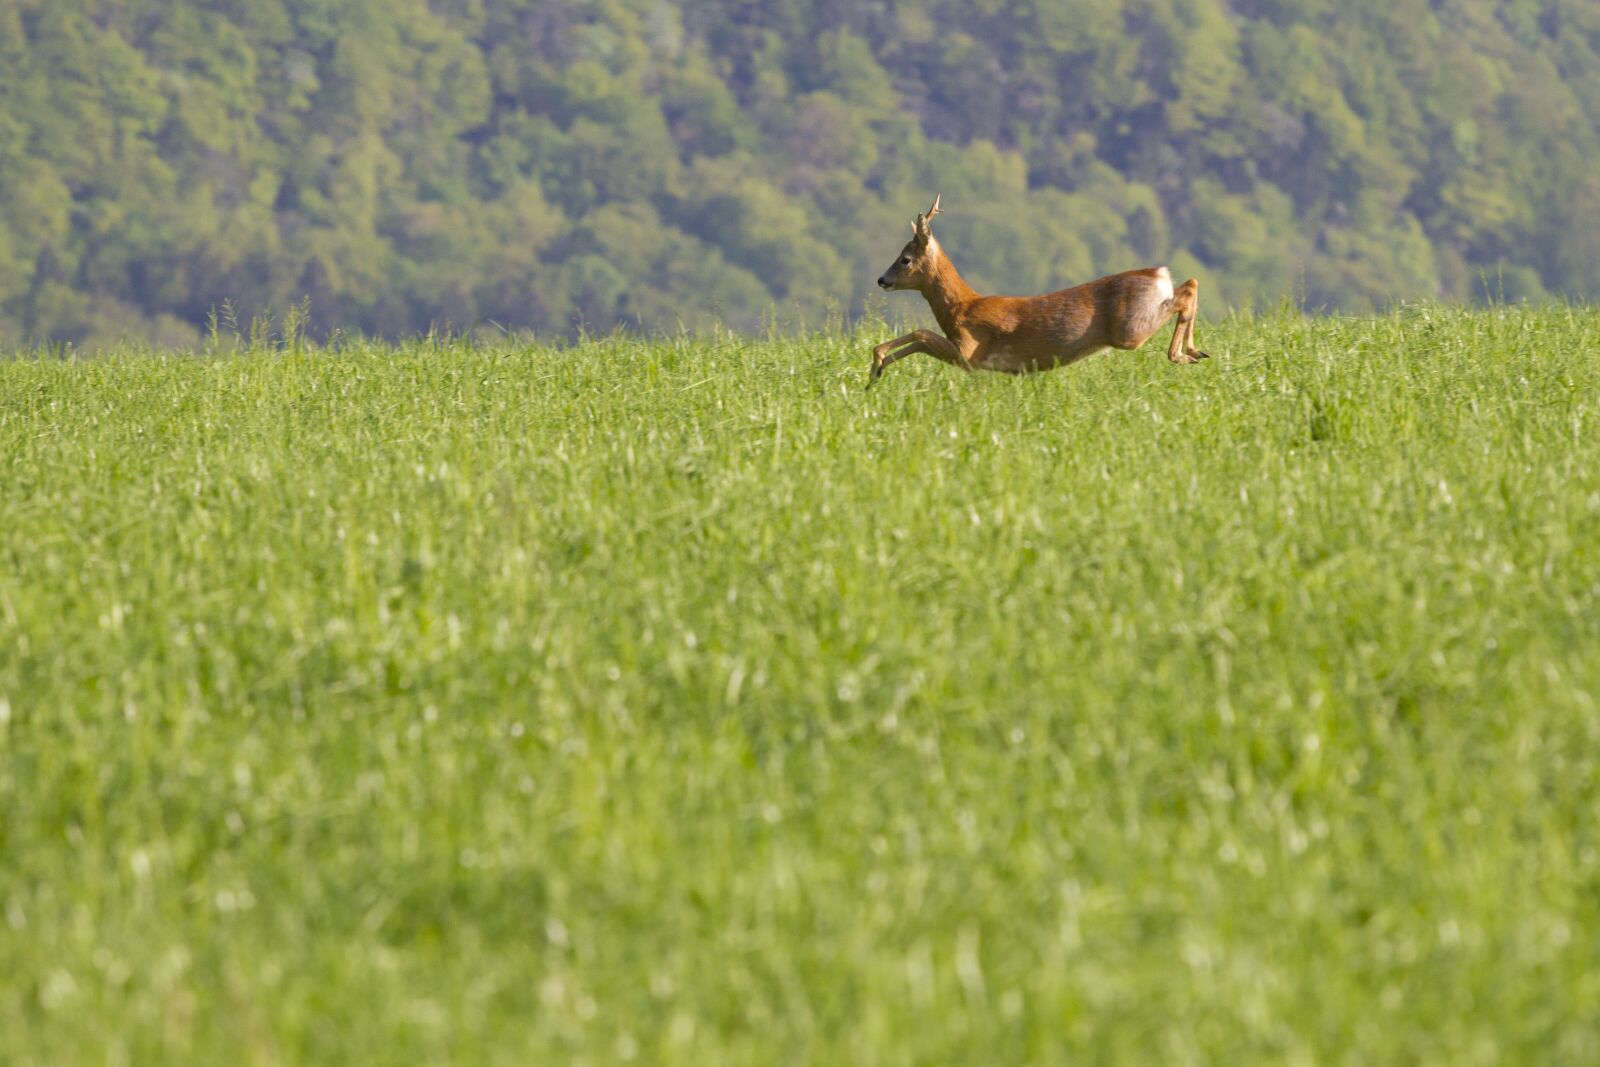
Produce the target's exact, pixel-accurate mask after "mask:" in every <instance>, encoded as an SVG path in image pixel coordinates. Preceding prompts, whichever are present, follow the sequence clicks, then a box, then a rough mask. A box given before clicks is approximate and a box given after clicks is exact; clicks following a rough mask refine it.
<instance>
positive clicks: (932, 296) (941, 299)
mask: <svg viewBox="0 0 1600 1067" xmlns="http://www.w3.org/2000/svg"><path fill="white" fill-rule="evenodd" d="M935 248H937V249H938V255H937V257H936V258H935V259H934V266H933V276H932V277H931V278H929V279H928V280H927V281H926V282H924V283H923V284H922V286H921V287H920V290H919V291H920V292H921V293H922V296H923V298H924V299H926V300H927V301H928V306H929V307H930V308H932V309H933V317H934V318H935V319H938V320H939V328H940V329H941V330H943V331H944V333H945V336H946V337H953V336H954V330H955V323H956V313H957V312H958V311H960V309H961V308H962V307H963V306H964V305H966V304H970V303H971V302H972V301H974V300H976V299H978V293H977V291H976V290H975V289H973V288H972V286H970V285H968V284H967V283H966V280H965V279H963V278H962V277H961V272H960V271H958V270H956V265H955V264H954V263H952V262H950V257H949V256H947V255H945V254H944V249H942V248H938V246H937V244H936V245H935Z"/></svg>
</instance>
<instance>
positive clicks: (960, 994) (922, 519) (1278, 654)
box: [0, 308, 1600, 1067]
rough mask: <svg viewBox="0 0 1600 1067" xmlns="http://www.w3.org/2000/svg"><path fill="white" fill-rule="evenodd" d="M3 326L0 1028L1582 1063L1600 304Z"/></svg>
mask: <svg viewBox="0 0 1600 1067" xmlns="http://www.w3.org/2000/svg"><path fill="white" fill-rule="evenodd" d="M882 336H883V334H882V332H881V331H878V332H875V333H871V334H866V333H863V334H861V335H859V336H854V337H836V336H832V337H830V336H821V337H811V338H805V339H774V340H770V341H765V342H759V341H743V340H734V339H724V340H721V341H718V342H710V341H707V342H700V341H690V340H668V341H662V342H658V343H646V342H642V341H639V342H633V341H626V342H622V341H619V342H606V343H599V344H591V345H584V346H581V347H578V348H574V349H569V350H556V349H546V348H539V347H528V346H513V345H510V344H507V345H505V346H501V347H472V346H470V345H464V344H448V343H441V344H411V345H405V346H401V347H398V348H391V347H383V346H378V345H372V346H365V345H351V346H348V347H346V348H344V349H343V350H340V351H315V350H312V351H304V350H300V349H299V348H298V347H297V348H296V350H295V351H292V352H277V353H273V352H267V351H257V352H254V353H245V354H241V355H236V356H232V357H228V358H193V357H181V356H164V355H153V354H149V353H139V352H127V353H120V354H113V355H110V356H108V357H106V358H101V359H96V360H84V361H61V360H51V359H31V358H22V359H18V360H14V361H11V362H5V363H0V975H3V976H4V978H3V979H0V1061H3V1062H5V1063H8V1064H51V1065H56V1064H77V1063H84V1064H89V1063H132V1064H146V1063H150V1064H154V1063H160V1064H181V1063H231V1064H273V1063H361V1064H415V1063H447V1062H455V1063H480V1062H484V1063H502V1064H535V1063H537V1064H545V1063H548V1064H557V1063H563V1064H564V1063H588V1064H609V1063H617V1062H624V1061H627V1060H629V1059H633V1060H635V1061H636V1062H639V1063H661V1064H683V1065H696V1067H702V1065H719V1064H729V1065H734V1064H738V1065H748V1064H765V1063H812V1064H828V1065H835V1064H851V1063H860V1064H868V1063H870V1064H972V1063H995V1064H1013V1063H1041V1064H1059V1063H1068V1062H1072V1063H1101V1062H1106V1063H1130V1064H1153V1063H1164V1064H1165V1063H1190V1062H1193V1063H1205V1062H1210V1063H1253V1062H1261V1063H1350V1064H1357V1063H1359V1064H1369V1063H1396V1064H1399V1063H1404V1064H1415V1063H1437V1064H1451V1065H1462V1064H1490V1063H1553V1062H1562V1063H1582V1062H1595V1061H1596V1060H1597V1058H1600V606H1597V605H1600V447H1597V444H1600V360H1597V358H1596V353H1597V351H1600V324H1597V320H1596V317H1595V315H1594V313H1593V312H1592V311H1587V310H1580V309H1570V310H1568V309H1555V310H1544V311H1535V310H1527V309H1517V308H1513V309H1501V310H1489V311H1479V312H1466V311H1460V310H1453V309H1444V308H1421V309H1408V310H1404V311H1402V312H1400V313H1398V314H1396V315H1392V316H1389V317H1381V318H1374V319H1329V320H1307V319H1300V318H1295V317H1271V318H1266V319H1259V320H1255V321H1250V320H1245V319H1234V320H1231V321H1228V322H1221V323H1213V324H1206V323H1203V324H1202V326H1201V340H1202V344H1203V345H1204V347H1206V348H1207V349H1209V350H1210V351H1212V352H1213V353H1216V354H1217V355H1216V358H1214V359H1212V360H1211V361H1210V362H1209V363H1206V364H1202V365H1199V366H1197V367H1193V368H1182V367H1171V366H1169V365H1168V364H1167V363H1166V361H1165V360H1164V359H1163V358H1162V356H1161V354H1160V352H1159V351H1157V348H1156V347H1155V346H1152V347H1151V348H1149V349H1148V350H1146V351H1144V352H1141V353H1137V354H1117V355H1108V356H1102V357H1097V358H1095V359H1093V360H1090V361H1088V362H1086V363H1083V364H1080V365H1079V366H1076V367H1073V368H1070V369H1067V370H1061V371H1056V372H1054V373H1051V374H1048V375H1040V376H1035V377H1029V378H1020V379H1015V378H1008V377H1002V376H985V375H970V376H969V375H962V374H959V373H956V372H955V371H952V370H951V369H950V368H948V367H944V366H942V365H939V364H936V363H934V362H933V361H931V360H927V359H911V360H907V361H905V362H903V363H901V364H898V365H896V366H895V367H893V368H891V370H890V372H889V373H888V374H887V375H886V376H885V378H884V380H883V381H882V382H881V383H880V384H879V386H878V387H877V388H875V389H874V390H873V391H872V392H871V393H864V392H863V391H862V386H863V385H864V384H865V380H866V371H867V353H866V347H867V345H868V343H869V341H871V340H877V339H881V337H882Z"/></svg>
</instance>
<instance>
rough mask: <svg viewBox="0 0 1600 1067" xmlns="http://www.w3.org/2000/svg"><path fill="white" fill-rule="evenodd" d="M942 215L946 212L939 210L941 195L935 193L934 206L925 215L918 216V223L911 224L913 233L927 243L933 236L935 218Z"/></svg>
mask: <svg viewBox="0 0 1600 1067" xmlns="http://www.w3.org/2000/svg"><path fill="white" fill-rule="evenodd" d="M942 214H944V212H943V211H941V210H940V209H939V194H938V193H935V194H933V206H932V207H930V208H929V209H928V210H927V212H926V213H925V214H922V215H918V216H917V221H916V222H913V223H912V224H911V229H912V231H913V232H915V233H916V235H917V236H918V237H920V238H921V239H922V240H923V241H927V239H928V238H929V237H931V236H933V229H932V228H931V224H932V222H933V217H934V216H935V215H942Z"/></svg>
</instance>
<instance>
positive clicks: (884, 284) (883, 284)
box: [878, 274, 890, 289]
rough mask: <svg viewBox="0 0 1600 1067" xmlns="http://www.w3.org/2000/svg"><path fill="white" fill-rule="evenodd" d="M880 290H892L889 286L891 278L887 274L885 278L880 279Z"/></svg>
mask: <svg viewBox="0 0 1600 1067" xmlns="http://www.w3.org/2000/svg"><path fill="white" fill-rule="evenodd" d="M878 288H879V289H888V288H890V286H889V276H888V275H887V274H885V275H884V276H883V277H881V278H879V279H878Z"/></svg>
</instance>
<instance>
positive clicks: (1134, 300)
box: [867, 197, 1207, 385]
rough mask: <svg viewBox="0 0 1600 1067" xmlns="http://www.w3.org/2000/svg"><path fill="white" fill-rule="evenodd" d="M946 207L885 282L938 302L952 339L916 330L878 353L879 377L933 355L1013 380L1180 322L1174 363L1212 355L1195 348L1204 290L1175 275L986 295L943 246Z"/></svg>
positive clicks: (1156, 272)
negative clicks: (938, 233) (913, 358)
mask: <svg viewBox="0 0 1600 1067" xmlns="http://www.w3.org/2000/svg"><path fill="white" fill-rule="evenodd" d="M937 214H939V200H938V198H937V197H935V198H934V201H933V207H932V208H930V209H929V210H928V211H927V213H926V214H922V215H918V216H917V221H916V222H914V223H913V224H912V233H913V236H912V238H911V240H910V242H909V243H907V244H906V246H905V248H904V249H902V250H901V253H900V256H899V258H897V259H896V260H895V262H894V264H893V265H891V266H890V268H889V269H888V270H887V271H885V272H884V274H883V277H881V278H879V279H878V284H879V285H880V286H882V287H883V288H885V289H915V290H917V291H918V292H920V293H921V294H922V295H923V297H924V298H926V299H927V301H928V306H929V307H931V308H932V309H933V317H934V318H935V319H936V320H938V323H939V329H940V330H942V331H944V336H943V337H941V336H939V334H936V333H934V332H933V331H932V330H914V331H912V332H911V333H908V334H906V335H904V336H902V337H897V338H895V339H894V340H892V341H885V342H884V343H883V344H881V345H877V346H876V347H874V348H873V350H872V377H871V379H870V380H869V381H868V383H867V384H868V385H871V384H872V382H874V381H877V379H878V377H879V376H880V375H881V374H882V373H883V371H884V368H885V367H887V366H888V365H889V364H891V363H893V362H894V361H895V360H897V359H902V358H904V357H906V356H910V355H915V354H917V353H919V352H920V353H924V354H926V355H930V356H933V357H934V358H935V359H939V360H943V361H944V362H946V363H950V364H954V365H955V366H958V367H961V368H963V369H964V370H993V371H1004V372H1006V373H1010V374H1022V373H1026V372H1028V371H1041V370H1049V369H1050V368H1052V367H1061V366H1065V365H1066V364H1068V363H1075V362H1077V361H1078V360H1080V359H1082V358H1083V357H1085V356H1087V355H1090V354H1092V353H1095V352H1098V351H1101V350H1102V349H1105V348H1122V349H1132V348H1138V347H1139V346H1140V345H1142V344H1144V343H1145V342H1146V341H1148V340H1149V339H1150V338H1151V337H1152V336H1153V335H1154V334H1155V332H1156V331H1157V330H1159V329H1160V328H1161V327H1162V325H1163V324H1165V323H1166V321H1167V320H1168V319H1170V318H1172V317H1173V316H1174V315H1176V316H1177V317H1178V324H1177V325H1176V326H1175V327H1174V328H1173V331H1172V341H1171V343H1170V344H1169V345H1168V346H1167V358H1168V359H1170V360H1171V361H1172V362H1174V363H1193V362H1195V361H1196V360H1201V359H1206V358H1207V354H1206V353H1205V352H1202V351H1200V350H1199V349H1198V348H1196V347H1195V346H1194V320H1195V315H1196V314H1197V313H1198V312H1199V310H1200V285H1199V283H1198V282H1196V281H1195V280H1194V279H1193V278H1190V279H1189V280H1188V281H1186V282H1184V283H1183V284H1182V285H1179V286H1177V287H1176V288H1173V289H1172V291H1171V296H1168V295H1167V292H1166V290H1167V287H1168V286H1170V285H1171V277H1170V275H1169V274H1168V273H1167V268H1165V267H1147V268H1144V269H1142V270H1129V271H1123V272H1122V273H1121V274H1111V275H1107V276H1106V277H1104V278H1099V279H1097V280H1095V281H1092V282H1086V283H1085V284H1083V285H1077V286H1073V287H1072V288H1071V289H1061V290H1058V291H1056V292H1054V293H1046V294H1045V295H1043V296H980V295H979V294H978V293H977V292H975V291H974V290H973V288H972V287H971V286H969V285H968V284H967V283H966V282H965V281H964V280H962V277H961V274H960V272H959V271H957V270H956V268H955V264H953V263H951V262H950V259H949V257H948V256H946V255H945V254H944V250H943V249H942V248H940V247H939V242H938V241H936V240H934V237H933V231H932V226H931V223H932V220H933V216H935V215H937Z"/></svg>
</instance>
